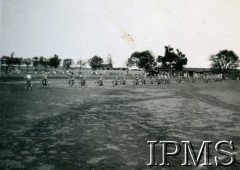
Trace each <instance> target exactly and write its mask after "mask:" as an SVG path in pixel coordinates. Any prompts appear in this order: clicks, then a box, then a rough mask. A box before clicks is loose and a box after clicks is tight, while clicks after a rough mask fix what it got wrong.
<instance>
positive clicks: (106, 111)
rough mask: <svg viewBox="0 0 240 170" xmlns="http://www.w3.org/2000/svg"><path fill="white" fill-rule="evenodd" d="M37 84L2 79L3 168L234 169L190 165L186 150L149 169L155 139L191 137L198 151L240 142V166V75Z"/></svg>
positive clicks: (236, 166) (239, 145)
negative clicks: (152, 82) (122, 83)
mask: <svg viewBox="0 0 240 170" xmlns="http://www.w3.org/2000/svg"><path fill="white" fill-rule="evenodd" d="M37 83H38V81H35V82H33V89H32V90H24V82H23V81H22V82H20V81H19V82H17V81H16V82H10V81H7V82H0V96H1V100H0V169H1V170H5V169H31V170H33V169H37V170H52V169H56V170H60V169H63V170H75V169H76V170H80V169H95V170H97V169H124V170H125V169H227V168H224V167H216V166H212V167H182V166H181V163H182V162H183V152H181V153H180V154H179V155H178V156H176V157H173V158H170V159H169V162H170V164H171V166H170V167H148V166H147V163H148V162H149V145H147V141H149V140H174V141H178V142H180V141H182V140H190V141H191V142H192V144H193V146H194V148H196V150H199V148H200V144H201V142H202V141H203V140H211V141H213V144H215V143H216V142H217V141H220V140H228V141H229V140H232V141H234V145H235V150H234V152H235V156H236V159H237V161H236V162H235V164H234V165H232V166H230V167H228V169H240V164H239V162H238V161H240V154H239V152H240V97H239V96H240V89H239V87H240V81H230V80H229V81H223V82H211V83H207V84H204V83H196V84H190V83H189V84H186V83H185V84H170V85H162V86H159V87H157V86H151V87H133V86H126V87H110V86H106V87H103V88H102V87H101V88H99V87H93V86H92V87H88V88H68V87H67V85H66V84H65V81H64V80H54V81H51V82H50V83H51V84H50V88H49V89H47V88H38V85H37ZM213 146H214V145H213ZM213 146H212V148H211V149H210V152H211V153H210V156H211V157H210V158H211V163H213V164H214V162H212V160H213V156H215V154H216V153H214V148H213ZM156 161H157V162H158V163H161V150H160V147H159V148H158V147H157V148H156Z"/></svg>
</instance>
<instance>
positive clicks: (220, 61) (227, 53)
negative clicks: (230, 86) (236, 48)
mask: <svg viewBox="0 0 240 170" xmlns="http://www.w3.org/2000/svg"><path fill="white" fill-rule="evenodd" d="M209 60H210V61H211V67H212V69H213V70H216V71H218V72H220V73H223V77H224V78H225V74H226V72H227V71H228V70H230V69H236V68H238V66H239V57H238V56H237V55H236V54H235V53H234V52H233V51H231V50H222V51H219V52H218V53H217V54H215V55H211V56H210V58H209Z"/></svg>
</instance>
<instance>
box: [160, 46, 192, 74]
mask: <svg viewBox="0 0 240 170" xmlns="http://www.w3.org/2000/svg"><path fill="white" fill-rule="evenodd" d="M157 61H158V62H159V63H161V64H162V65H161V68H163V69H168V70H177V71H181V70H182V69H183V66H184V65H186V64H187V62H188V59H187V58H186V56H185V54H183V53H182V52H181V51H180V50H178V49H177V50H176V52H174V49H173V48H172V47H171V46H165V55H164V56H158V59H157Z"/></svg>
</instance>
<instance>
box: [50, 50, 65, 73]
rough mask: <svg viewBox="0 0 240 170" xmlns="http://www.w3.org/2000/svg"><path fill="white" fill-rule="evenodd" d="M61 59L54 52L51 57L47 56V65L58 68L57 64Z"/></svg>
mask: <svg viewBox="0 0 240 170" xmlns="http://www.w3.org/2000/svg"><path fill="white" fill-rule="evenodd" d="M61 60H62V59H59V57H58V55H56V54H54V56H53V57H51V58H49V65H50V66H51V67H54V68H55V70H56V69H57V68H58V66H59V65H60V62H61Z"/></svg>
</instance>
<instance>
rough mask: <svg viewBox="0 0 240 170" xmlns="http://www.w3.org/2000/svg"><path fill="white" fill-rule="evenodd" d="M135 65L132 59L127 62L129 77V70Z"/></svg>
mask: <svg viewBox="0 0 240 170" xmlns="http://www.w3.org/2000/svg"><path fill="white" fill-rule="evenodd" d="M133 65H134V63H133V61H132V60H131V58H128V59H127V61H126V66H127V75H128V72H129V68H130V67H132V66H133Z"/></svg>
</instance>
